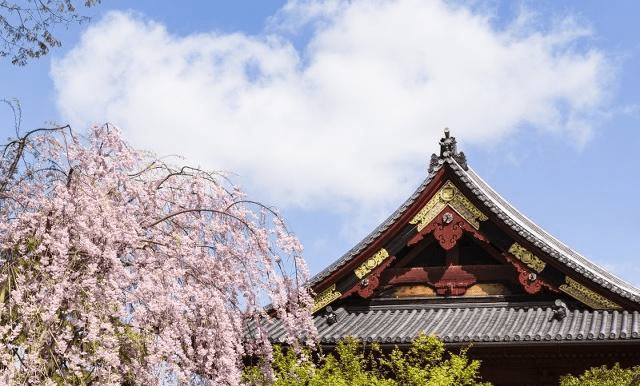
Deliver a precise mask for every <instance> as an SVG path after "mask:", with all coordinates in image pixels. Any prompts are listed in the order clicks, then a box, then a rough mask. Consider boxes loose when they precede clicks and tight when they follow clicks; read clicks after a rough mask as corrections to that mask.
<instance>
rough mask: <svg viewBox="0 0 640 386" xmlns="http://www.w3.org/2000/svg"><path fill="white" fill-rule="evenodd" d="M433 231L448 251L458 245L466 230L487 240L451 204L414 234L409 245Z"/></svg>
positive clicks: (476, 236)
mask: <svg viewBox="0 0 640 386" xmlns="http://www.w3.org/2000/svg"><path fill="white" fill-rule="evenodd" d="M432 232H433V236H434V237H435V238H436V240H438V242H439V243H440V246H441V247H442V248H444V250H446V251H449V250H451V249H453V247H455V246H456V244H457V242H458V240H460V238H461V237H462V235H463V234H464V232H467V233H469V234H471V235H473V237H474V238H476V239H478V240H481V241H485V242H486V241H487V239H486V238H485V237H484V236H483V235H482V234H481V233H480V232H478V231H477V230H476V229H475V228H474V227H473V226H472V225H471V224H469V223H468V222H467V221H466V220H465V219H464V218H462V216H460V215H459V214H458V213H457V212H456V211H455V210H453V209H452V208H451V207H449V206H446V207H445V208H444V209H443V210H442V212H440V214H439V215H438V216H436V217H435V218H434V219H433V220H432V221H431V222H430V223H429V224H428V225H427V226H425V227H424V228H422V230H420V232H418V234H417V235H415V236H413V237H412V238H411V239H410V240H409V242H408V243H407V245H408V246H413V245H416V244H417V243H419V242H420V241H422V239H424V237H425V236H426V235H428V234H429V233H432Z"/></svg>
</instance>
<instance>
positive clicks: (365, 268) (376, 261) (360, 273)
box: [353, 248, 389, 279]
mask: <svg viewBox="0 0 640 386" xmlns="http://www.w3.org/2000/svg"><path fill="white" fill-rule="evenodd" d="M387 257H389V252H387V250H386V249H384V248H382V249H380V250H379V251H378V252H376V253H375V254H374V255H373V256H371V257H370V258H369V259H367V261H365V262H364V263H362V264H360V266H359V267H358V268H356V269H355V271H353V273H354V274H355V275H356V277H357V278H358V279H362V278H363V277H365V276H367V274H368V273H369V272H371V271H372V270H373V269H374V268H375V267H377V266H379V265H380V264H382V262H383V261H384V260H385V259H386V258H387Z"/></svg>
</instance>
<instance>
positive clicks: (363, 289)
mask: <svg viewBox="0 0 640 386" xmlns="http://www.w3.org/2000/svg"><path fill="white" fill-rule="evenodd" d="M395 259H396V257H395V256H389V257H387V259H386V260H385V261H383V262H382V264H380V265H379V266H377V267H375V268H374V269H373V270H372V271H371V272H370V273H369V274H368V275H367V276H365V277H364V278H363V279H362V280H360V283H358V284H356V285H354V286H353V287H351V289H349V290H348V291H347V292H345V293H344V294H343V295H342V297H341V298H342V299H344V298H346V297H348V296H351V295H352V294H354V293H357V294H358V295H360V296H361V297H362V298H364V299H369V298H370V297H371V296H372V295H373V293H374V292H375V290H376V289H378V287H380V275H381V274H382V272H383V271H384V270H385V269H386V268H387V267H388V266H389V265H390V264H391V263H392V262H393V261H394V260H395Z"/></svg>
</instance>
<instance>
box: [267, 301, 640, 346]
mask: <svg viewBox="0 0 640 386" xmlns="http://www.w3.org/2000/svg"><path fill="white" fill-rule="evenodd" d="M332 318H333V319H332ZM314 322H315V325H316V328H317V329H318V335H319V337H320V343H322V344H335V343H336V342H337V341H338V340H340V339H341V338H343V337H344V336H347V335H349V336H353V337H356V338H359V339H361V340H362V341H364V342H372V341H376V342H380V343H383V344H385V343H387V344H404V343H409V342H410V341H411V340H412V339H413V338H415V337H416V336H417V335H418V333H419V332H425V333H427V334H434V335H438V336H439V337H440V338H441V339H442V340H443V341H444V342H445V343H449V344H456V343H459V344H467V343H475V344H478V343H480V344H522V343H525V344H549V343H553V344H557V343H570V344H576V343H591V344H592V343H612V342H617V343H624V342H628V343H633V344H637V343H638V342H640V313H639V312H638V311H634V312H628V311H590V310H578V309H575V310H568V309H567V308H566V306H565V305H562V304H560V305H559V306H558V304H534V305H530V304H512V303H484V304H482V303H480V304H478V303H465V304H422V305H416V304H411V305H404V306H394V307H390V306H388V305H380V306H369V307H338V308H337V309H336V310H331V312H330V313H323V314H317V315H316V316H315V317H314ZM284 333H285V331H284V328H283V327H282V326H281V323H279V322H278V323H275V324H274V325H272V326H271V333H270V335H271V339H272V340H273V341H279V340H281V339H283V338H284Z"/></svg>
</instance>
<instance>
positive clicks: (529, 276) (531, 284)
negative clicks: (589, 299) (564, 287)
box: [503, 253, 560, 295]
mask: <svg viewBox="0 0 640 386" xmlns="http://www.w3.org/2000/svg"><path fill="white" fill-rule="evenodd" d="M503 256H504V257H505V258H506V259H507V261H508V262H509V263H511V264H512V265H513V266H514V267H515V268H516V270H517V271H518V281H519V282H520V284H521V285H522V288H524V290H525V291H527V293H529V294H532V295H533V294H537V293H538V292H540V290H541V289H542V288H543V287H544V288H547V289H548V290H550V291H552V292H560V291H559V290H558V289H557V288H556V287H555V286H554V285H553V284H551V283H549V282H547V281H546V280H544V279H543V278H541V277H540V276H539V275H538V274H537V273H535V272H534V271H532V270H530V269H529V268H528V267H527V266H526V265H525V264H524V263H523V262H521V261H520V260H518V259H516V258H515V257H512V256H511V255H510V254H508V253H504V254H503Z"/></svg>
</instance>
